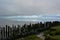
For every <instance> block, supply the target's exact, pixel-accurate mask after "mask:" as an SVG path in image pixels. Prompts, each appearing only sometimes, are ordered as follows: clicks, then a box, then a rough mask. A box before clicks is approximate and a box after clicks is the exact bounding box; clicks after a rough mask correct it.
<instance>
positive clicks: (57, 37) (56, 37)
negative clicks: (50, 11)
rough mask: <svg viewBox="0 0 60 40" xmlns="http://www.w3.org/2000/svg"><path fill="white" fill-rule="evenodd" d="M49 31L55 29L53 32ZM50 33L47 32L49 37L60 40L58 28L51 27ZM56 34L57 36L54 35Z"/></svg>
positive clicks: (59, 28) (59, 29) (59, 27)
mask: <svg viewBox="0 0 60 40" xmlns="http://www.w3.org/2000/svg"><path fill="white" fill-rule="evenodd" d="M51 29H56V30H55V31H53V30H51ZM51 29H50V30H51V31H50V32H49V31H48V32H49V34H52V35H50V36H49V37H50V38H52V39H55V40H60V26H55V27H51ZM56 33H59V35H56Z"/></svg>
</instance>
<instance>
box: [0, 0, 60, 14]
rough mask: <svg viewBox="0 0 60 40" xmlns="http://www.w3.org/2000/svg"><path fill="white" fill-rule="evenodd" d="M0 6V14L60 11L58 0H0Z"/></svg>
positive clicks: (59, 1) (53, 12) (59, 0)
mask: <svg viewBox="0 0 60 40" xmlns="http://www.w3.org/2000/svg"><path fill="white" fill-rule="evenodd" d="M0 6H1V7H0V15H43V14H48V15H49V14H56V13H57V14H59V13H60V0H0Z"/></svg>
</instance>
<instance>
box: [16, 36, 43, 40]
mask: <svg viewBox="0 0 60 40" xmlns="http://www.w3.org/2000/svg"><path fill="white" fill-rule="evenodd" d="M17 40H42V39H41V38H39V37H37V36H36V35H30V36H27V37H25V38H20V39H17Z"/></svg>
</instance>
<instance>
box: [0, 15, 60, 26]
mask: <svg viewBox="0 0 60 40" xmlns="http://www.w3.org/2000/svg"><path fill="white" fill-rule="evenodd" d="M46 21H60V16H51V15H50V16H45V15H29V16H26V15H25V16H0V25H6V24H7V25H11V24H15V25H16V24H19V25H23V24H25V23H26V24H29V23H37V22H46Z"/></svg>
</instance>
